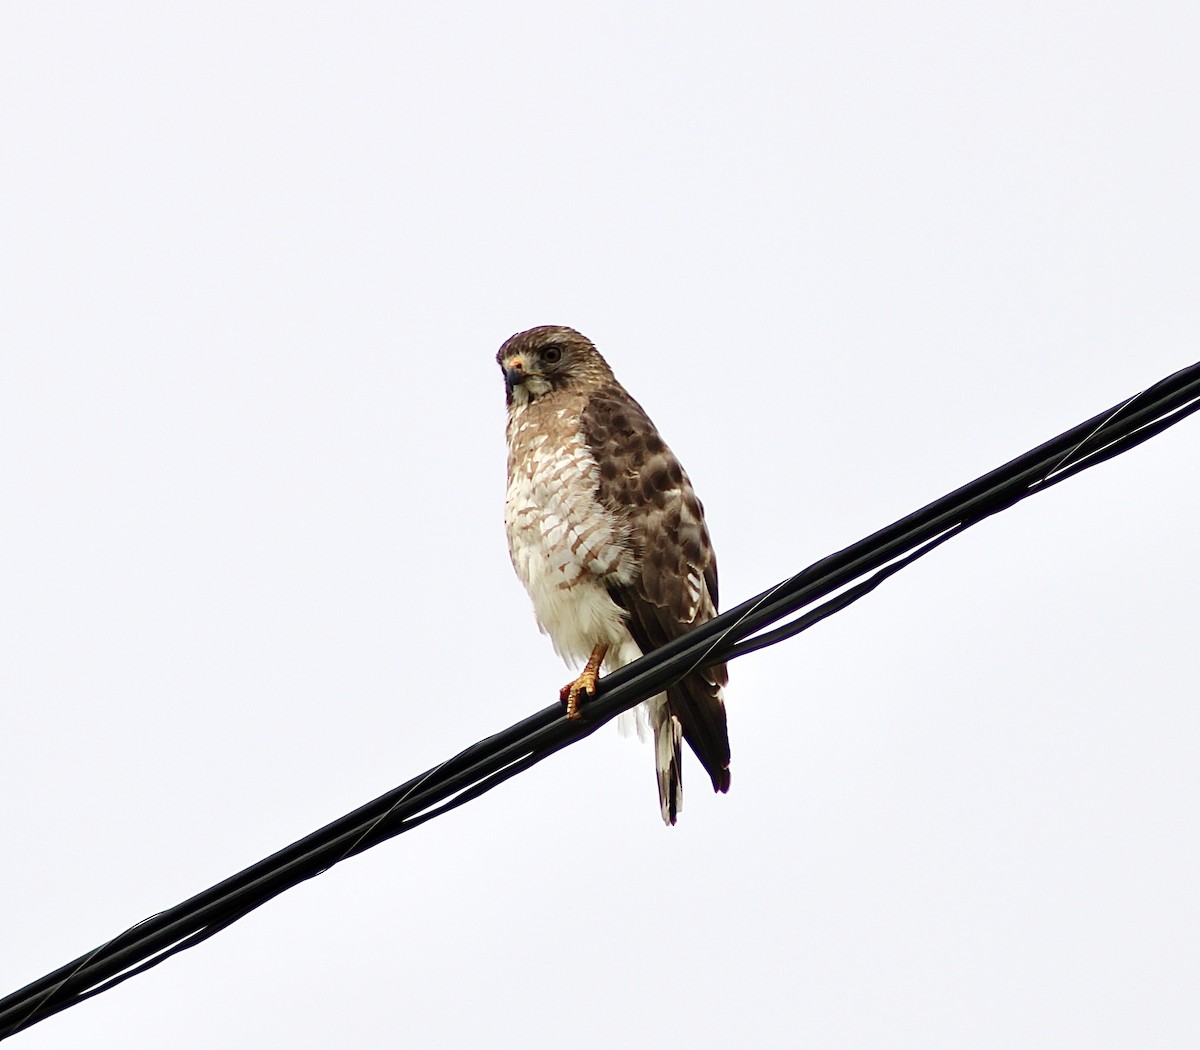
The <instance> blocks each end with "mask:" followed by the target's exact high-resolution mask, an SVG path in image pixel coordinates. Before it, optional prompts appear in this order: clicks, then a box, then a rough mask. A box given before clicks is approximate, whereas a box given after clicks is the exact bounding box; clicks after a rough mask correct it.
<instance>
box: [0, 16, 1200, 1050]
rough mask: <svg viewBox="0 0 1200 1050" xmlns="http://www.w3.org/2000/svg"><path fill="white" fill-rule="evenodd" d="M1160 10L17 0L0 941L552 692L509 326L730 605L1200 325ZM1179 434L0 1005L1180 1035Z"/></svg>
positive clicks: (516, 1022)
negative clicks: (665, 477)
mask: <svg viewBox="0 0 1200 1050" xmlns="http://www.w3.org/2000/svg"><path fill="white" fill-rule="evenodd" d="M1198 37H1200V16H1198V15H1197V13H1196V9H1195V6H1194V4H1190V3H1182V2H1181V3H1174V4H1172V3H1153V2H1151V3H1144V4H1139V5H1111V4H1110V5H1096V4H1094V3H1082V2H1081V3H1062V2H1053V0H1051V2H1049V3H1047V2H1045V0H1040V2H1038V3H1004V4H998V3H986V4H982V3H973V4H960V3H924V2H922V3H914V4H908V5H902V6H899V5H893V4H883V3H853V2H851V3H846V2H839V3H836V4H834V3H825V4H782V3H779V4H743V5H728V4H720V5H715V4H703V3H701V4H695V3H692V4H657V3H656V4H644V3H639V4H633V3H611V4H607V5H604V6H603V7H596V6H595V5H586V6H585V5H563V4H548V3H546V4H535V3H510V4H503V5H492V4H444V5H437V6H435V5H431V4H421V5H417V4H384V3H354V2H350V3H346V2H343V3H338V4H332V3H326V4H317V3H304V4H283V3H255V2H249V3H247V2H245V0H240V2H238V3H236V4H235V3H213V2H206V3H203V4H198V3H173V4H165V5H164V4H159V3H148V2H146V3H114V4H82V3H57V4H56V3H38V4H30V3H18V4H9V5H6V6H5V8H4V9H3V12H2V13H0V91H2V93H3V98H4V105H3V107H2V108H0V128H2V130H3V143H4V153H5V157H4V162H3V164H2V165H0V286H2V288H3V293H2V296H0V344H2V345H3V351H2V352H0V478H2V484H3V490H4V493H5V498H4V500H3V502H2V503H0V541H2V542H0V705H2V706H0V710H2V711H3V718H4V728H3V734H2V735H0V799H2V800H3V802H2V805H3V824H4V828H5V840H6V842H7V843H8V846H7V849H6V851H5V856H4V863H3V865H2V866H0V931H2V933H0V993H5V992H8V991H11V990H13V989H15V988H17V987H18V986H20V985H23V984H25V983H26V982H28V981H30V980H32V979H34V978H36V977H38V976H40V975H42V974H43V973H45V972H47V971H48V970H51V969H52V968H54V967H56V966H58V965H59V964H61V963H64V962H66V961H68V960H69V959H71V958H73V957H75V956H76V955H78V954H80V953H82V952H84V951H86V950H88V949H90V948H92V947H94V946H96V945H97V944H99V943H101V942H103V941H104V940H106V939H107V938H109V937H111V936H113V935H115V934H116V933H118V932H120V931H121V930H123V929H124V928H125V927H126V926H128V925H130V924H131V923H133V922H135V921H136V920H138V919H140V918H142V917H143V916H145V915H147V914H149V913H151V912H153V911H156V910H158V909H161V908H164V907H169V906H171V905H174V904H176V903H178V902H179V901H181V900H183V899H184V898H186V897H188V896H190V895H191V894H193V893H195V892H197V891H199V890H201V889H203V888H205V887H207V886H208V885H210V884H212V883H213V882H216V881H217V880H219V879H221V878H223V877H225V876H226V875H229V874H231V873H232V872H234V871H236V870H238V869H240V868H242V867H244V866H245V865H247V864H249V863H251V862H253V861H256V860H258V859H259V858H261V857H263V856H265V855H266V854H268V853H270V852H272V851H273V850H275V849H277V848H279V847H281V846H283V845H285V844H287V843H288V842H290V841H292V840H293V839H295V838H298V837H300V836H301V835H303V834H306V833H307V832H309V831H311V830H313V829H314V828H316V827H318V826H319V825H321V824H323V823H325V822H327V821H328V820H330V819H333V818H335V817H337V816H339V815H340V814H342V813H343V812H346V811H347V810H350V809H352V808H354V807H355V806H357V805H359V804H360V803H362V802H364V801H366V800H367V799H369V798H373V797H374V796H376V795H378V794H380V793H381V792H383V791H385V790H387V789H388V788H390V787H391V786H393V785H394V784H396V783H399V782H401V781H403V780H405V779H407V778H408V777H410V776H412V775H413V774H415V773H418V772H420V771H421V770H423V769H425V768H427V767H428V766H431V765H433V764H434V763H436V762H438V761H440V760H442V759H444V758H446V757H448V756H449V755H451V754H453V753H454V752H456V751H457V750H459V749H460V748H461V747H462V746H464V745H466V744H468V743H470V742H473V741H474V740H476V739H478V738H480V737H482V736H484V735H486V734H488V733H490V732H493V731H495V730H497V729H500V728H502V727H504V726H507V725H508V724H510V723H512V722H514V721H516V720H517V719H519V718H521V717H523V716H525V715H526V714H529V713H531V712H532V711H534V710H537V709H539V708H541V707H543V706H545V705H546V704H547V703H548V702H550V700H551V699H552V698H553V697H554V696H555V694H556V690H557V688H558V686H559V685H561V684H562V682H563V681H564V680H565V679H566V677H567V672H566V669H565V668H564V667H563V666H562V664H561V663H559V661H558V660H557V658H556V657H555V656H554V654H553V652H552V650H551V647H550V644H549V642H548V640H547V639H545V638H543V637H542V636H540V635H539V634H538V633H537V630H536V627H535V625H534V622H533V618H532V615H531V613H530V610H529V607H528V602H527V600H526V598H525V595H524V593H523V592H522V590H521V588H520V585H519V583H518V582H517V580H516V578H515V577H514V575H513V573H512V571H511V568H510V566H509V564H508V559H507V553H506V550H505V546H504V538H503V530H502V527H501V502H502V498H503V489H504V449H503V389H502V386H501V382H500V377H499V374H498V372H497V370H496V366H495V364H494V362H493V360H492V355H493V354H494V352H495V350H496V347H497V346H498V345H499V344H500V342H501V341H502V340H503V339H504V338H505V337H506V336H508V335H509V334H511V333H512V332H514V331H516V330H517V329H521V328H526V327H529V326H531V325H534V324H541V323H560V324H570V325H573V326H575V327H577V328H579V329H581V330H582V331H584V332H585V333H587V334H588V335H590V336H591V337H592V338H593V339H594V340H595V341H596V342H597V344H598V345H599V347H600V349H601V350H602V351H603V352H604V353H605V355H606V356H607V357H608V358H609V360H610V362H611V363H612V365H613V366H614V368H615V370H616V372H617V374H618V376H619V377H620V378H621V379H622V380H623V382H624V383H625V384H626V386H628V388H629V389H630V390H631V391H632V392H633V394H634V395H635V396H636V397H637V398H638V399H639V400H640V401H641V402H642V403H643V405H644V406H645V407H646V408H647V410H648V411H649V412H650V414H651V415H652V416H653V418H654V419H655V421H656V422H657V423H658V425H659V427H660V429H661V430H662V431H663V432H664V434H665V435H666V437H667V439H668V441H670V443H671V445H672V446H673V447H674V449H675V450H676V451H677V452H678V453H679V455H680V456H681V458H682V459H683V461H684V463H685V464H686V466H687V468H688V471H689V473H690V474H691V476H692V478H693V480H694V481H695V483H696V486H697V488H698V490H699V492H700V495H701V497H702V498H703V499H704V501H705V504H706V507H707V508H708V514H709V520H710V524H711V527H712V531H713V535H714V539H715V542H716V545H717V550H718V552H719V556H720V565H721V592H722V596H723V598H724V600H725V602H726V604H727V605H731V604H734V603H736V602H738V601H740V600H742V599H744V598H746V597H749V596H751V595H753V594H755V593H757V592H758V591H760V590H762V589H764V588H765V587H767V586H769V585H771V584H773V583H775V582H776V581H778V580H779V579H781V578H783V577H785V576H787V575H790V574H791V573H792V572H794V571H796V570H797V569H799V568H801V567H802V566H804V565H806V564H808V563H809V562H811V561H813V560H815V559H816V558H818V557H821V556H823V555H825V554H827V553H829V552H831V551H833V550H835V549H838V548H840V547H842V546H845V545H846V544H848V543H850V542H853V541H855V540H857V539H859V538H860V537H862V536H863V535H865V534H867V533H868V532H871V531H873V530H875V529H876V528H879V527H881V526H883V525H885V524H887V523H889V522H891V521H892V520H894V519H895V518H897V517H899V516H901V515H903V514H905V513H907V512H909V511H910V510H912V509H914V508H916V507H918V506H920V505H921V504H923V503H925V502H927V501H928V500H930V499H933V498H935V497H937V496H940V495H942V494H943V493H944V492H946V491H948V490H950V489H951V488H954V487H956V486H957V485H959V484H961V483H963V482H965V481H968V480H970V479H971V478H974V477H975V476H977V475H978V474H981V473H983V472H984V471H986V470H989V469H991V468H992V467H994V466H996V465H998V464H999V463H1001V462H1003V461H1004V460H1006V459H1008V458H1010V457H1011V456H1013V455H1016V454H1018V453H1020V452H1023V451H1025V450H1026V449H1027V448H1030V447H1031V446H1033V445H1035V444H1038V443H1040V442H1041V441H1043V440H1044V439H1046V438H1048V437H1050V436H1052V435H1054V434H1056V433H1058V432H1060V431H1061V430H1064V429H1066V428H1067V427H1068V426H1071V425H1073V424H1075V423H1077V422H1079V421H1080V420H1082V419H1084V418H1086V417H1088V416H1089V415H1091V414H1093V413H1094V412H1097V411H1099V410H1101V409H1103V408H1105V407H1107V406H1109V405H1111V404H1114V403H1116V402H1118V401H1120V400H1121V399H1123V398H1124V397H1127V396H1128V395H1130V394H1132V393H1134V392H1135V391H1137V390H1139V389H1141V388H1142V387H1144V386H1146V385H1148V384H1150V383H1152V382H1153V381H1155V380H1157V379H1159V378H1160V377H1162V376H1164V375H1166V374H1168V373H1169V372H1172V371H1174V370H1175V369H1177V368H1179V367H1181V366H1183V365H1186V364H1190V363H1191V362H1193V361H1194V360H1196V358H1197V357H1198V356H1200V354H1198V351H1197V347H1198V346H1200V341H1198V339H1197V334H1198V333H1200V299H1198V298H1197V294H1196V290H1197V287H1198V286H1200V198H1198V196H1197V192H1196V187H1197V185H1200V139H1198V136H1197V131H1196V129H1197V127H1198V126H1200V113H1198V112H1197V111H1198V110H1200V64H1198V63H1197V61H1196V54H1197V46H1198V43H1200V41H1198ZM1198 463H1200V423H1198V422H1195V421H1189V422H1187V423H1184V424H1183V425H1181V426H1180V427H1178V428H1176V429H1174V430H1172V431H1170V432H1168V433H1167V434H1165V435H1163V436H1161V437H1159V438H1156V439H1155V440H1153V441H1152V442H1150V443H1149V444H1148V445H1146V446H1144V447H1142V448H1140V449H1138V450H1136V451H1134V452H1132V453H1131V454H1129V455H1127V456H1124V457H1122V458H1120V459H1119V460H1117V461H1115V462H1113V463H1111V464H1108V465H1106V466H1103V467H1100V468H1098V469H1096V470H1094V471H1091V472H1088V473H1087V474H1085V475H1083V476H1081V477H1079V478H1077V479H1074V480H1072V481H1070V482H1068V483H1066V484H1064V485H1062V486H1060V487H1059V488H1057V489H1055V490H1054V491H1053V492H1052V493H1049V494H1047V495H1045V496H1041V497H1038V498H1036V499H1033V500H1030V501H1029V502H1027V503H1026V504H1024V505H1022V506H1020V507H1018V508H1016V509H1013V510H1011V511H1009V512H1006V513H1005V514H1003V515H1001V516H999V517H998V518H995V519H993V520H992V521H990V522H988V523H986V524H984V525H982V526H980V527H979V528H977V529H975V530H973V531H972V532H971V533H969V534H967V535H966V536H963V537H961V538H959V539H957V540H955V541H953V542H952V543H950V544H949V545H947V546H946V547H944V548H942V549H941V550H940V551H938V552H937V553H936V554H934V555H932V556H931V557H930V558H928V559H926V560H925V561H923V562H921V563H920V564H919V565H918V566H915V567H913V568H911V569H909V570H906V571H905V572H904V573H902V574H901V575H900V576H898V577H896V578H895V579H893V580H892V581H890V582H889V583H887V584H885V586H884V587H883V588H882V589H881V590H880V591H878V592H876V594H874V595H873V596H871V597H870V598H869V599H867V600H866V601H864V602H862V603H860V604H859V605H857V606H856V607H854V608H853V609H851V610H849V611H847V612H845V613H843V614H840V615H838V616H836V617H834V618H833V619H831V620H830V621H828V622H826V623H825V624H823V625H821V626H820V627H818V628H817V629H815V630H813V631H811V632H809V633H808V634H806V635H804V636H802V637H801V638H800V639H797V640H796V641H793V642H791V643H789V644H786V645H784V646H780V647H778V648H775V649H772V650H770V651H767V652H764V653H761V654H757V655H754V656H750V657H747V658H746V659H744V660H741V661H739V662H738V663H736V664H735V665H733V667H732V681H731V685H730V689H729V693H728V698H729V712H730V714H729V719H730V731H731V737H732V744H733V788H732V791H731V792H730V794H729V795H728V796H727V797H720V798H717V797H714V796H711V795H710V794H709V793H708V791H707V789H706V787H705V784H704V782H703V777H702V774H701V771H700V769H699V767H698V765H697V764H695V763H694V762H692V761H691V759H690V758H689V760H688V761H689V764H688V765H687V767H686V768H685V784H686V786H687V788H688V792H687V798H686V806H685V810H684V813H683V816H682V818H681V822H680V825H679V826H678V827H677V828H675V829H673V830H670V831H668V830H666V829H664V828H663V826H662V823H661V820H660V818H659V816H658V810H657V804H656V799H655V788H654V776H653V763H652V760H651V756H650V753H649V750H648V749H647V748H644V747H639V746H638V745H637V744H636V743H634V742H631V741H628V740H623V739H621V738H620V737H619V736H618V735H617V734H616V732H615V730H606V731H604V732H601V733H599V734H597V735H596V736H594V737H592V738H591V739H589V740H588V741H586V742H585V743H583V744H582V745H580V746H578V747H575V748H571V749H570V750H568V751H566V752H564V753H562V754H560V755H558V756H556V757H555V758H553V759H552V760H550V761H548V762H547V763H545V764H544V765H542V766H541V767H539V768H537V769H535V770H533V771H532V772H530V773H528V774H526V775H524V776H522V777H520V778H518V779H517V780H516V781H514V782H512V783H511V784H508V785H506V786H504V787H503V788H501V789H500V790H498V791H496V792H494V793H493V794H491V795H489V796H488V797H486V798H485V799H482V800H480V801H477V802H475V803H472V804H471V805H469V806H467V807H465V808H464V809H462V810H460V811H458V812H457V813H455V814H453V815H451V816H448V817H445V818H442V819H439V820H437V821H434V822H433V823H432V824H430V825H428V826H427V827H425V828H422V829H420V830H418V831H416V832H414V833H412V834H411V835H408V836H405V837H403V838H401V839H399V840H396V841H394V842H392V843H389V844H387V845H385V846H383V847H381V848H379V849H376V850H374V851H372V852H370V853H368V854H367V855H365V856H363V857H360V858H357V859H355V860H353V861H351V862H348V863H346V864H344V865H342V866H341V867H339V868H337V869H335V870H334V871H332V872H330V873H328V874H326V875H324V876H322V877H321V878H319V879H317V880H315V881H314V882H310V883H308V884H306V885H305V886H303V887H301V888H298V889H296V890H294V891H292V892H290V893H288V894H286V895H285V896H284V897H282V898H280V899H278V900H277V901H275V902H273V903H271V904H269V905H267V906H266V907H264V908H262V909H260V910H259V911H257V912H256V913H254V914H253V915H252V916H250V917H249V918H247V919H245V920H244V921H242V922H240V923H238V924H237V925H236V926H234V927H232V928H231V929H229V930H227V931H226V932H224V933H222V934H221V935H219V936H218V937H216V938H214V939H213V940H211V941H209V942H208V943H206V944H204V945H203V946H201V947H199V948H197V949H195V950H193V951H190V952H187V953H185V954H183V955H182V956H180V957H177V958H175V959H172V960H170V961H168V962H167V963H165V964H164V965H163V966H161V967H159V968H158V969H156V970H154V971H153V972H151V973H149V974H146V975H143V976H140V977H138V978H135V979H134V980H132V981H130V982H128V983H127V984H125V985H123V986H122V987H120V988H119V989H116V990H114V991H112V992H109V993H107V994H105V995H103V996H100V997H99V998H97V999H96V1000H93V1001H91V1002H89V1003H86V1004H84V1005H81V1006H79V1007H76V1008H74V1009H72V1010H69V1011H67V1012H66V1013H65V1014H63V1015H60V1016H58V1017H56V1018H52V1019H50V1020H48V1021H46V1022H44V1023H43V1024H41V1025H39V1026H37V1027H35V1028H34V1029H31V1030H30V1031H29V1032H27V1033H25V1034H23V1035H22V1036H20V1037H18V1038H19V1039H20V1045H21V1046H27V1047H29V1048H30V1050H39V1048H41V1050H58V1048H66V1047H79V1046H88V1047H91V1048H106V1047H122V1048H128V1047H159V1046H171V1047H176V1048H184V1050H186V1048H192V1047H195V1048H200V1047H204V1048H208V1047H213V1046H261V1045H279V1046H282V1045H288V1046H294V1047H313V1048H316V1047H329V1046H363V1047H373V1046H430V1047H479V1046H494V1047H533V1048H551V1047H560V1046H573V1047H580V1048H592V1047H611V1046H630V1047H657V1048H661V1047H665V1046H685V1045H686V1046H689V1047H696V1048H710V1047H711V1048H717V1047H731V1046H762V1047H791V1046H804V1047H829V1048H844V1047H872V1048H875V1047H889V1048H890V1047H906V1048H907V1047H912V1048H920V1050H931V1048H941V1047H945V1048H961V1047H972V1048H991V1047H997V1048H998V1047H1017V1046H1019V1047H1022V1048H1027V1047H1053V1048H1061V1047H1064V1046H1086V1047H1089V1048H1098V1047H1128V1046H1131V1045H1138V1046H1155V1047H1189V1048H1190V1047H1194V1046H1195V1045H1196V1044H1197V1041H1198V1040H1200V1010H1198V1008H1197V1006H1196V987H1197V983H1198V980H1200V904H1198V900H1200V898H1198V896H1197V893H1196V887H1197V885H1200V849H1198V848H1197V836H1198V832H1197V816H1198V814H1200V776H1198V774H1197V768H1198V765H1197V757H1198V756H1197V752H1198V751H1200V705H1198V704H1197V699H1198V698H1197V686H1196V638H1197V635H1198V633H1200V607H1198V605H1197V602H1196V593H1197V578H1198V576H1200V553H1198V549H1197V544H1196V530H1197V523H1198V521H1200V491H1198V488H1197V486H1196V484H1195V478H1196V471H1197V464H1198ZM14 1045H17V1044H16V1043H14Z"/></svg>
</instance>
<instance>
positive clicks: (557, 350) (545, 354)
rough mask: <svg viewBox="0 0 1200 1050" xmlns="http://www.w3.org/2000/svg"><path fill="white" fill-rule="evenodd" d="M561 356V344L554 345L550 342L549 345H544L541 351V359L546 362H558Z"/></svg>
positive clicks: (552, 363)
mask: <svg viewBox="0 0 1200 1050" xmlns="http://www.w3.org/2000/svg"><path fill="white" fill-rule="evenodd" d="M561 357H562V347H561V346H554V345H553V344H551V345H550V346H548V347H546V349H545V350H543V351H542V360H543V361H545V362H546V363H547V364H551V365H554V364H558V361H559V359H560V358H561Z"/></svg>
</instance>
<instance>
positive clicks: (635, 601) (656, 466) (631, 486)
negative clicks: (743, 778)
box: [583, 384, 729, 791]
mask: <svg viewBox="0 0 1200 1050" xmlns="http://www.w3.org/2000/svg"><path fill="white" fill-rule="evenodd" d="M583 429H584V435H585V437H586V439H587V442H588V444H589V446H590V447H591V449H592V452H593V455H594V456H595V458H596V461H597V463H598V464H599V467H600V483H599V492H598V497H599V499H600V502H601V503H603V504H605V505H606V506H608V507H609V508H610V509H612V510H613V511H614V512H615V513H617V514H619V515H620V516H621V518H622V519H623V520H624V521H625V522H626V524H627V525H628V527H629V537H630V542H631V544H632V545H633V547H634V553H635V555H636V560H637V564H638V565H639V566H640V570H641V571H640V573H639V575H638V577H637V579H636V580H634V581H633V582H632V583H630V584H621V583H619V582H610V583H609V587H608V591H609V594H610V595H611V596H612V598H613V601H615V602H616V603H617V604H618V605H620V606H621V608H623V609H624V610H625V611H626V612H627V613H628V614H629V632H630V634H632V635H633V639H634V641H636V642H637V644H638V646H639V648H640V649H641V650H642V652H643V653H648V652H650V651H651V650H654V649H657V648H658V647H659V646H662V645H665V644H666V643H667V642H669V641H670V640H671V639H673V638H677V637H678V636H679V635H681V634H683V633H684V631H686V630H687V629H688V628H690V627H692V626H694V625H695V624H698V623H703V622H704V621H705V620H708V619H711V618H712V617H713V616H714V615H716V611H717V562H716V557H715V555H714V554H713V549H712V544H711V542H710V541H709V537H708V528H707V527H706V526H705V524H704V508H703V506H702V505H701V503H700V501H699V500H698V499H697V498H696V493H695V492H694V491H693V490H692V484H691V482H690V481H689V480H688V477H687V475H686V474H685V473H684V471H683V468H682V467H681V466H680V463H679V460H677V459H676V458H675V455H674V453H672V452H671V450H670V449H669V448H667V446H666V444H665V443H664V442H663V440H662V438H661V437H659V434H658V431H657V430H656V429H655V427H654V424H653V423H652V422H651V421H650V418H649V417H648V416H647V415H646V413H645V412H644V411H643V410H642V407H641V406H640V405H639V404H638V403H637V402H636V401H634V400H633V398H631V397H630V396H629V395H628V394H627V393H626V392H625V390H624V389H623V388H622V387H620V386H619V385H616V384H613V385H611V386H606V387H605V388H604V389H602V390H601V391H599V392H598V393H595V394H593V395H592V396H591V397H589V398H588V401H587V404H586V406H585V408H584V412H583ZM727 680H728V676H727V674H726V670H725V665H724V664H717V665H715V666H713V667H709V668H705V669H704V670H701V671H696V672H694V673H692V674H690V675H688V676H687V677H686V678H684V679H682V680H681V681H680V682H678V683H677V684H676V685H674V686H672V687H671V688H670V689H669V690H668V691H667V698H668V701H669V703H670V709H671V713H672V714H674V715H675V716H676V717H677V718H678V719H679V721H680V723H681V724H682V726H683V736H684V739H685V740H686V741H687V742H688V745H689V746H690V747H691V749H692V750H693V751H694V752H695V753H696V757H697V758H699V759H700V762H701V764H702V765H703V766H704V768H705V769H706V770H707V771H708V775H709V776H710V777H711V778H712V783H713V788H714V789H715V790H716V791H728V790H729V732H728V729H727V728H726V722H725V704H724V702H723V700H722V698H721V687H722V686H724V685H725V683H726V681H727Z"/></svg>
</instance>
